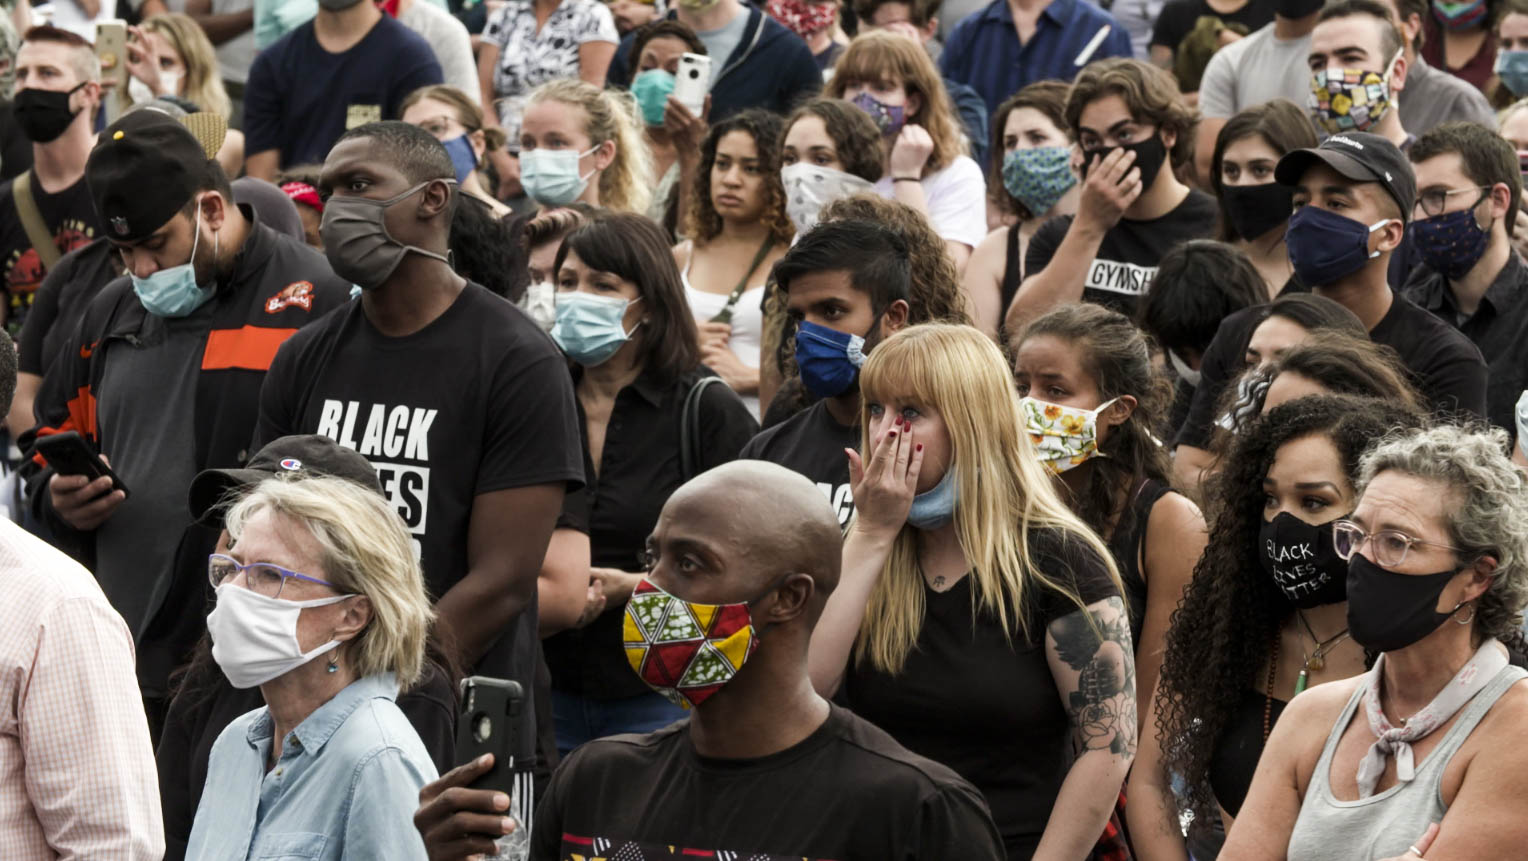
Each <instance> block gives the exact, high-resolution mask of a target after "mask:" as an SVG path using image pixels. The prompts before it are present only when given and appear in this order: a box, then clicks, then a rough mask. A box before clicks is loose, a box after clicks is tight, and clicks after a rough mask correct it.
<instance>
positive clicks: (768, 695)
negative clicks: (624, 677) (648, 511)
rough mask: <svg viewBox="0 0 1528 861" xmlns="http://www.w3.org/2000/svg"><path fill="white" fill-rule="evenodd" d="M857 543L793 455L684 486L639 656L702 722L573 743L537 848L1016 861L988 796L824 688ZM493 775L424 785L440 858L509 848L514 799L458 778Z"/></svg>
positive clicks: (658, 567)
mask: <svg viewBox="0 0 1528 861" xmlns="http://www.w3.org/2000/svg"><path fill="white" fill-rule="evenodd" d="M840 545H841V537H840V531H839V527H838V518H837V517H836V516H835V514H834V512H833V510H832V508H831V507H830V506H829V505H828V503H827V501H826V500H825V499H823V496H822V493H821V492H820V491H818V490H817V488H816V486H815V485H814V484H812V482H810V481H808V480H807V479H806V478H804V477H802V476H801V475H799V474H797V473H795V472H793V471H791V470H788V469H786V468H784V467H781V466H777V465H775V464H771V463H765V462H762V461H747V460H743V461H735V462H733V463H730V464H727V465H725V466H720V467H717V468H716V469H713V470H710V471H709V472H706V473H704V474H702V475H700V476H698V477H697V478H695V479H694V480H692V481H690V482H689V483H688V484H686V485H684V486H683V487H681V488H680V489H679V490H677V491H675V492H674V495H673V496H672V497H670V498H669V501H668V504H667V505H665V506H664V508H663V513H662V515H661V516H660V517H659V518H658V524H657V526H656V528H655V529H654V530H653V534H652V537H650V538H649V539H648V551H649V553H650V554H651V562H652V569H651V570H650V571H649V573H648V576H647V581H646V582H644V583H643V585H641V586H639V587H638V588H637V590H636V593H635V594H634V596H633V599H632V601H631V604H630V609H629V610H628V615H627V625H626V641H627V642H626V647H627V651H628V655H632V654H635V655H636V657H634V658H633V663H634V665H635V666H636V667H637V672H638V674H639V675H641V676H642V678H643V679H644V680H645V681H647V682H648V684H649V685H652V686H653V687H654V689H655V690H657V691H658V692H659V693H662V694H664V695H665V696H669V697H670V698H671V699H675V700H676V701H678V702H682V703H685V704H689V705H691V706H693V710H692V712H691V717H690V718H689V719H688V720H684V721H680V722H679V723H676V724H674V725H673V726H671V727H668V728H667V729H663V730H659V731H658V732H655V733H650V734H647V735H625V736H614V737H611V738H605V739H599V740H597V741H593V742H590V743H588V744H586V745H584V746H583V747H581V748H579V749H578V750H576V751H574V752H573V754H572V755H571V756H569V757H568V758H567V759H566V760H564V762H563V764H562V766H561V767H560V768H559V769H558V770H557V773H556V774H555V775H554V776H553V778H552V784H551V787H550V789H549V790H548V793H547V795H546V797H545V798H543V799H542V801H541V806H540V807H539V808H538V810H537V813H536V820H535V827H534V828H533V829H532V832H531V841H532V846H531V858H532V859H536V861H569V859H574V858H590V857H607V858H608V857H620V858H628V857H629V858H669V857H673V856H675V855H684V854H687V851H688V852H691V853H697V854H698V853H706V854H708V855H709V854H711V853H714V854H716V856H717V857H738V858H762V859H785V858H793V859H799V858H814V859H815V858H832V859H839V861H851V859H867V861H868V859H875V861H885V859H914V858H927V859H942V858H960V859H994V861H995V859H1001V858H1003V857H1004V855H1003V849H1002V841H1001V839H1000V838H999V837H998V834H997V830H996V828H995V827H994V826H993V824H992V819H991V817H990V815H989V814H988V812H987V806H986V804H985V802H983V800H982V798H981V796H980V794H979V793H978V792H977V791H976V789H974V788H973V787H972V786H971V785H970V784H968V783H966V782H965V781H964V780H962V779H961V778H960V777H958V776H957V775H956V774H955V772H953V771H951V770H950V769H948V768H945V767H944V766H942V765H939V764H937V763H934V762H932V761H930V760H927V759H923V758H922V757H918V756H915V755H913V754H911V753H909V752H908V751H907V750H905V749H903V748H902V747H900V746H899V745H898V744H897V743H896V742H895V741H893V740H892V738H891V737H890V736H888V735H887V734H886V733H884V732H882V731H880V730H879V729H876V728H875V727H873V726H871V725H870V724H869V723H866V722H865V721H863V720H861V719H860V718H858V717H855V716H854V715H853V714H852V713H850V712H848V711H846V710H844V709H842V708H839V707H838V706H835V705H832V704H830V703H829V702H828V701H826V700H824V699H823V698H821V697H819V696H818V695H817V694H816V693H815V692H814V691H813V690H812V684H811V681H810V679H809V678H808V677H807V665H806V655H807V644H808V642H809V640H810V639H811V634H812V627H813V626H814V625H815V624H816V622H817V619H818V617H819V616H820V615H821V613H822V608H823V605H824V603H825V602H826V601H827V597H828V595H829V594H830V593H831V592H832V591H833V587H834V586H836V585H837V583H838V572H839V561H840V560H839V552H838V551H839V547H840ZM700 625H704V630H699V629H698V628H699V626H700ZM686 629H689V630H686ZM713 653H714V655H715V656H716V657H713ZM692 655H693V656H694V657H690V656H692ZM736 663H741V666H740V667H737V669H736V670H735V672H734V671H733V669H732V667H733V665H734V664H736ZM485 770H486V766H485V765H484V764H483V763H474V764H471V765H468V766H464V767H463V768H460V769H457V770H456V771H453V772H451V773H450V774H447V775H446V776H445V777H443V778H442V779H441V780H439V781H437V782H436V783H434V784H431V785H430V786H427V787H425V789H424V790H423V791H422V792H421V801H423V802H424V806H423V807H421V808H420V810H419V812H418V813H417V814H416V815H415V817H414V821H415V824H416V825H417V826H418V827H419V830H420V832H421V833H422V834H423V835H424V838H425V842H426V844H427V846H428V847H429V849H430V857H431V858H432V859H436V861H443V859H458V858H466V857H468V856H469V855H470V854H473V853H479V852H491V851H492V849H493V846H492V843H491V840H492V839H493V838H492V837H491V836H487V835H491V834H501V833H503V830H502V825H503V823H502V822H501V816H502V811H504V810H505V809H507V807H508V799H507V798H504V797H503V796H502V794H497V793H493V792H487V791H473V790H467V789H463V788H460V787H464V786H465V785H466V784H468V783H470V782H471V780H472V779H473V778H475V777H476V776H477V775H478V774H481V773H482V772H483V771H485ZM479 811H481V812H479Z"/></svg>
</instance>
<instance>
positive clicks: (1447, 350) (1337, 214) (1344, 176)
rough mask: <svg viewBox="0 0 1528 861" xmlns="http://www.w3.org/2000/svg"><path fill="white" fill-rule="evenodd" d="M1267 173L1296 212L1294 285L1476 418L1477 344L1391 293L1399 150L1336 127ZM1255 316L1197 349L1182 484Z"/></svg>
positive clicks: (1479, 403)
mask: <svg viewBox="0 0 1528 861" xmlns="http://www.w3.org/2000/svg"><path fill="white" fill-rule="evenodd" d="M1274 178H1275V179H1276V180H1277V181H1278V182H1279V183H1281V184H1283V185H1287V186H1291V187H1293V188H1294V205H1295V211H1294V215H1292V216H1290V219H1289V229H1288V232H1287V233H1286V234H1285V237H1284V241H1285V243H1286V244H1287V245H1288V247H1289V260H1290V263H1291V264H1292V265H1293V266H1294V270H1295V276H1296V277H1297V278H1298V279H1299V281H1300V283H1302V284H1303V285H1305V286H1306V287H1309V288H1310V289H1311V290H1313V291H1314V292H1315V293H1316V294H1318V295H1320V296H1325V297H1326V298H1328V299H1331V300H1333V301H1335V302H1337V303H1338V304H1340V305H1342V306H1343V307H1345V308H1347V309H1348V310H1349V311H1352V312H1353V313H1354V315H1356V316H1357V317H1358V319H1359V320H1360V321H1361V322H1362V323H1363V325H1364V328H1365V329H1368V330H1369V337H1370V338H1371V339H1372V340H1373V341H1374V342H1375V343H1377V344H1384V345H1386V346H1388V347H1392V348H1394V349H1395V351H1396V352H1397V353H1398V354H1400V359H1401V363H1402V364H1404V365H1405V366H1406V369H1407V370H1408V371H1410V372H1411V376H1412V378H1413V380H1414V381H1415V382H1416V383H1417V384H1418V386H1419V388H1420V389H1421V391H1422V395H1423V397H1425V398H1426V399H1427V401H1428V402H1429V403H1430V404H1431V405H1432V407H1433V410H1434V411H1435V412H1436V413H1438V414H1439V415H1440V416H1455V415H1464V416H1469V417H1472V418H1482V419H1483V418H1485V415H1486V376H1487V370H1486V364H1485V360H1484V359H1482V358H1481V355H1480V350H1478V349H1477V348H1476V347H1475V345H1474V344H1472V343H1470V341H1469V339H1467V338H1465V337H1464V336H1463V335H1461V334H1460V333H1459V331H1458V330H1457V329H1454V328H1453V327H1451V326H1449V325H1447V324H1446V323H1444V322H1443V321H1441V320H1439V319H1438V318H1437V317H1434V316H1433V315H1431V314H1429V313H1428V312H1426V311H1424V310H1423V309H1421V308H1419V307H1417V306H1416V305H1415V304H1413V303H1411V302H1410V301H1408V300H1406V299H1405V298H1403V297H1401V296H1400V295H1398V294H1396V293H1395V292H1393V291H1392V290H1391V289H1390V284H1389V281H1388V278H1387V269H1388V267H1389V266H1390V258H1391V256H1392V255H1393V254H1395V253H1396V251H1397V248H1399V247H1400V246H1401V243H1402V241H1403V239H1404V238H1405V236H1406V225H1407V222H1408V221H1409V220H1410V218H1411V211H1412V206H1413V204H1414V203H1415V201H1416V193H1417V186H1416V179H1415V177H1414V175H1413V174H1412V172H1411V163H1410V162H1409V161H1407V160H1406V157H1405V156H1404V155H1402V154H1401V151H1400V149H1399V148H1397V147H1396V145H1395V144H1393V143H1391V142H1390V141H1389V140H1387V139H1385V138H1383V137H1381V136H1379V135H1375V134H1370V133H1368V132H1344V133H1342V134H1337V135H1332V136H1331V137H1329V138H1327V139H1326V140H1325V141H1323V142H1322V144H1321V145H1320V146H1318V147H1314V148H1309V149H1297V150H1294V151H1292V152H1289V153H1287V154H1285V156H1284V157H1283V158H1282V159H1280V160H1279V163H1278V166H1277V167H1276V168H1275V169H1274ZM1263 316H1265V315H1262V314H1260V309H1258V308H1249V309H1246V310H1244V311H1238V312H1237V313H1235V314H1232V315H1231V316H1229V317H1227V318H1226V319H1225V321H1224V322H1222V323H1221V324H1220V329H1219V330H1218V331H1217V332H1216V333H1215V340H1213V341H1211V342H1210V346H1209V348H1208V349H1206V350H1205V353H1204V359H1203V361H1201V363H1200V367H1201V368H1202V369H1204V370H1205V376H1204V377H1202V378H1201V379H1200V384H1199V386H1197V387H1196V388H1195V390H1194V401H1193V404H1192V405H1191V406H1190V407H1189V417H1188V419H1187V420H1186V421H1185V422H1184V425H1183V427H1182V428H1181V429H1180V430H1179V432H1178V436H1177V439H1176V445H1177V449H1178V451H1177V459H1178V463H1179V464H1180V465H1183V468H1182V469H1180V472H1179V475H1180V481H1182V482H1183V483H1184V484H1185V486H1189V485H1194V484H1197V476H1195V475H1194V474H1193V471H1192V466H1191V465H1193V464H1203V463H1207V462H1209V460H1210V459H1211V458H1210V454H1209V451H1208V449H1209V438H1210V429H1211V426H1212V425H1213V422H1214V420H1215V418H1216V417H1217V415H1218V413H1217V412H1216V406H1215V405H1216V403H1217V401H1218V400H1219V399H1220V395H1221V392H1222V391H1224V390H1225V386H1226V385H1227V383H1228V382H1229V381H1230V380H1233V379H1235V377H1236V376H1237V375H1238V374H1239V373H1240V369H1241V368H1243V367H1245V364H1246V363H1245V361H1244V360H1243V359H1242V356H1243V354H1244V351H1245V349H1246V346H1247V340H1248V338H1250V337H1251V335H1252V330H1253V329H1255V328H1256V327H1257V324H1258V323H1259V322H1261V321H1262V318H1263ZM1211 369H1224V372H1219V371H1217V372H1215V373H1210V370H1211ZM1318 382H1319V381H1318Z"/></svg>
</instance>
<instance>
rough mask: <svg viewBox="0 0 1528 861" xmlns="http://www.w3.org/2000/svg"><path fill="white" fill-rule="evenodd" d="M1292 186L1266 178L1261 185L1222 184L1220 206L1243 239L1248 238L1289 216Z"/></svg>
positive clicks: (1265, 231)
mask: <svg viewBox="0 0 1528 861" xmlns="http://www.w3.org/2000/svg"><path fill="white" fill-rule="evenodd" d="M1294 198H1295V190H1294V189H1292V188H1290V187H1289V186H1287V185H1280V184H1279V183H1277V182H1270V183H1266V184H1264V185H1223V186H1221V189H1220V208H1221V211H1223V212H1224V213H1225V214H1226V219H1227V220H1228V221H1230V222H1231V226H1232V227H1233V228H1235V229H1236V233H1237V235H1238V236H1240V237H1241V238H1243V239H1247V240H1252V239H1257V238H1259V237H1261V236H1262V235H1263V234H1265V233H1267V232H1268V231H1270V230H1273V229H1274V228H1275V227H1278V226H1279V225H1280V224H1283V223H1284V222H1286V221H1288V220H1289V216H1290V213H1292V212H1294V208H1295V204H1294Z"/></svg>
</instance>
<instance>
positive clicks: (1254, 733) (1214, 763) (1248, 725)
mask: <svg viewBox="0 0 1528 861" xmlns="http://www.w3.org/2000/svg"><path fill="white" fill-rule="evenodd" d="M1286 705H1288V703H1286V702H1284V701H1283V700H1280V699H1271V698H1270V697H1268V696H1267V695H1265V694H1263V693H1262V692H1261V691H1254V690H1250V689H1249V690H1245V691H1242V696H1241V701H1240V702H1238V703H1237V704H1236V708H1235V709H1234V710H1233V711H1232V712H1231V719H1230V720H1228V721H1226V726H1225V729H1223V730H1222V731H1221V733H1220V738H1219V739H1217V740H1216V742H1215V750H1214V751H1213V752H1211V754H1210V789H1211V790H1212V791H1213V792H1214V793H1215V800H1216V801H1218V802H1220V806H1221V807H1222V808H1224V809H1225V811H1226V813H1228V814H1230V815H1231V816H1232V817H1233V818H1234V817H1235V816H1236V814H1237V812H1238V811H1240V810H1241V806H1242V802H1244V801H1246V800H1247V790H1248V789H1251V788H1252V775H1253V774H1254V773H1255V772H1256V771H1257V760H1258V757H1260V756H1262V755H1263V745H1264V744H1265V742H1264V741H1263V710H1264V709H1265V708H1266V709H1267V710H1268V729H1269V730H1270V731H1272V729H1273V726H1274V724H1276V723H1278V722H1279V715H1281V714H1283V713H1284V707H1285V706H1286Z"/></svg>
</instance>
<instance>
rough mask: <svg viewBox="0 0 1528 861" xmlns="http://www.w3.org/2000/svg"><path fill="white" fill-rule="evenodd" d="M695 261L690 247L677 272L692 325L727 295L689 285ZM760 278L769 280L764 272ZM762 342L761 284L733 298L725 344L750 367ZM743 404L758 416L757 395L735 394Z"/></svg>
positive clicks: (719, 306) (711, 313)
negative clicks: (729, 326) (692, 319)
mask: <svg viewBox="0 0 1528 861" xmlns="http://www.w3.org/2000/svg"><path fill="white" fill-rule="evenodd" d="M694 262H695V247H694V246H693V245H691V246H690V257H689V259H688V260H686V261H685V264H684V269H683V270H681V271H680V273H679V280H680V281H682V282H683V283H684V296H685V299H686V300H687V301H688V302H689V303H690V313H691V314H692V315H694V317H695V323H696V325H699V324H701V323H704V322H706V321H707V320H709V319H711V318H712V317H715V316H716V314H717V312H719V311H721V310H722V308H724V307H726V305H727V297H728V296H730V295H731V294H730V293H710V292H707V291H705V290H698V289H696V288H695V287H694V286H693V285H691V284H690V266H691V265H692V264H693V263H694ZM763 277H764V278H766V279H767V278H768V277H769V273H768V270H765V273H764V276H763ZM763 343H764V284H763V283H760V284H759V286H757V287H749V288H748V289H747V290H745V291H743V295H741V296H739V297H738V298H737V304H736V305H734V306H732V337H731V338H730V339H728V341H727V347H728V349H730V350H732V355H734V356H737V357H738V359H739V360H740V361H742V363H743V364H745V365H747V366H748V367H750V368H757V367H758V366H759V353H760V350H762V349H763ZM739 397H741V398H742V399H743V403H744V404H746V405H747V406H748V413H749V414H750V415H752V416H753V417H754V418H758V417H759V396H758V395H739Z"/></svg>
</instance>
